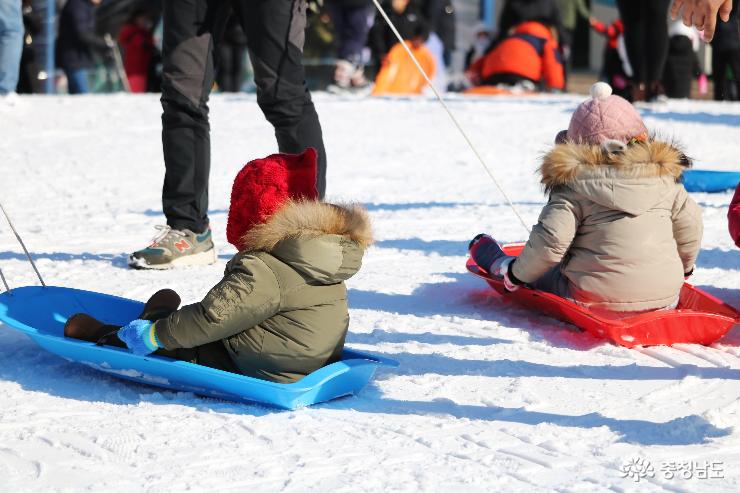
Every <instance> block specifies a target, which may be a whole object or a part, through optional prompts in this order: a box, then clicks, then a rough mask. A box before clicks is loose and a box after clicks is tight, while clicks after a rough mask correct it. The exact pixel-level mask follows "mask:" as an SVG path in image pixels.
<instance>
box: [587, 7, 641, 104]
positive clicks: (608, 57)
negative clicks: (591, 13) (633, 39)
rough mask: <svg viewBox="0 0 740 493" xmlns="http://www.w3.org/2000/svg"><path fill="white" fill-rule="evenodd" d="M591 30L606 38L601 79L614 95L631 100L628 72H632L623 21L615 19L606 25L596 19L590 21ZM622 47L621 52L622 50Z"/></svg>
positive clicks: (592, 18)
mask: <svg viewBox="0 0 740 493" xmlns="http://www.w3.org/2000/svg"><path fill="white" fill-rule="evenodd" d="M589 24H590V25H591V29H593V30H594V31H596V32H597V33H599V34H601V35H603V36H606V46H604V57H603V63H602V66H601V73H600V74H599V79H600V80H602V81H604V82H606V83H607V84H609V85H610V86H612V90H613V93H614V94H616V95H617V96H620V97H623V98H625V99H629V97H630V94H629V91H630V89H631V88H630V86H629V79H628V77H629V76H628V75H627V73H628V72H630V73H631V72H632V69H631V68H630V67H629V60H627V53H626V51H625V50H624V25H623V24H622V19H615V20H614V22H612V23H611V24H609V25H606V24H604V23H603V22H601V21H600V20H598V19H596V18H595V17H591V18H590V19H589ZM620 45H621V48H622V49H621V50H620Z"/></svg>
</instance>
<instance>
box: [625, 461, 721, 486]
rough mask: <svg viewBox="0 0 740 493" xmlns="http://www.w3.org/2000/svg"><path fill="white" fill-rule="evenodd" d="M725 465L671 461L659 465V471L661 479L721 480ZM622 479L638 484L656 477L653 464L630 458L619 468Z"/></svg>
mask: <svg viewBox="0 0 740 493" xmlns="http://www.w3.org/2000/svg"><path fill="white" fill-rule="evenodd" d="M724 469H725V465H724V462H722V461H716V460H715V461H708V460H705V461H690V460H687V461H673V460H667V461H663V462H661V463H660V467H659V469H658V470H659V471H660V475H661V476H662V477H663V479H668V480H670V479H675V478H678V479H693V478H696V479H722V478H724V477H725V470H724ZM619 472H620V475H621V476H622V477H623V478H630V479H632V480H633V481H634V482H636V483H638V482H640V481H641V480H643V479H646V478H654V477H655V475H656V472H655V467H653V464H652V463H651V462H650V461H649V460H648V459H645V458H643V457H632V458H630V459H628V460H626V461H625V462H624V464H622V466H621V467H620V468H619Z"/></svg>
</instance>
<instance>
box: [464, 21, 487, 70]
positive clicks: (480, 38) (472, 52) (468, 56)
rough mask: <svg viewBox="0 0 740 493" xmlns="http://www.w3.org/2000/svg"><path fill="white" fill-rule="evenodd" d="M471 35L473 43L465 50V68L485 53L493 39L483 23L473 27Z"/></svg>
mask: <svg viewBox="0 0 740 493" xmlns="http://www.w3.org/2000/svg"><path fill="white" fill-rule="evenodd" d="M473 36H474V37H473V43H472V44H471V45H470V48H468V51H466V52H465V61H464V64H465V65H464V66H465V67H466V68H467V67H469V66H470V65H471V64H473V63H474V62H476V61H477V60H478V59H479V58H480V57H482V56H483V55H485V54H486V52H487V51H488V48H490V46H491V41H492V39H493V37H492V36H491V32H490V31H489V30H488V28H487V27H486V26H484V25H483V24H479V25H478V26H477V27H476V28H475V31H474V34H473Z"/></svg>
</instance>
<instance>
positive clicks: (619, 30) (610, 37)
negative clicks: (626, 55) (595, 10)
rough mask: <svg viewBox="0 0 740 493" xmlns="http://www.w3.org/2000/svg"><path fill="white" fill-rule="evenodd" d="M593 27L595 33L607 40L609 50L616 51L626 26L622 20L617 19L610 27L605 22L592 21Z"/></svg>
mask: <svg viewBox="0 0 740 493" xmlns="http://www.w3.org/2000/svg"><path fill="white" fill-rule="evenodd" d="M591 27H592V28H593V30H594V31H596V32H597V33H599V34H603V35H604V36H606V38H607V44H608V45H609V49H612V50H616V49H617V45H618V43H619V36H621V35H622V34H624V24H622V19H617V20H615V21H614V22H612V23H611V24H609V25H608V26H607V25H606V24H604V23H603V22H599V21H597V20H596V19H593V20H592V21H591Z"/></svg>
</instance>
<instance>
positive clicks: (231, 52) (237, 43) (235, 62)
mask: <svg viewBox="0 0 740 493" xmlns="http://www.w3.org/2000/svg"><path fill="white" fill-rule="evenodd" d="M246 56H247V36H246V35H245V34H244V30H243V29H242V28H241V26H240V25H239V19H238V18H237V17H236V16H235V15H233V14H232V15H231V16H230V17H229V20H228V21H227V22H226V31H225V32H224V38H223V40H222V41H221V43H219V45H218V68H217V70H216V84H218V89H219V91H222V92H239V91H240V90H241V88H242V84H243V83H244V70H245V65H246V61H247V60H246Z"/></svg>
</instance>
